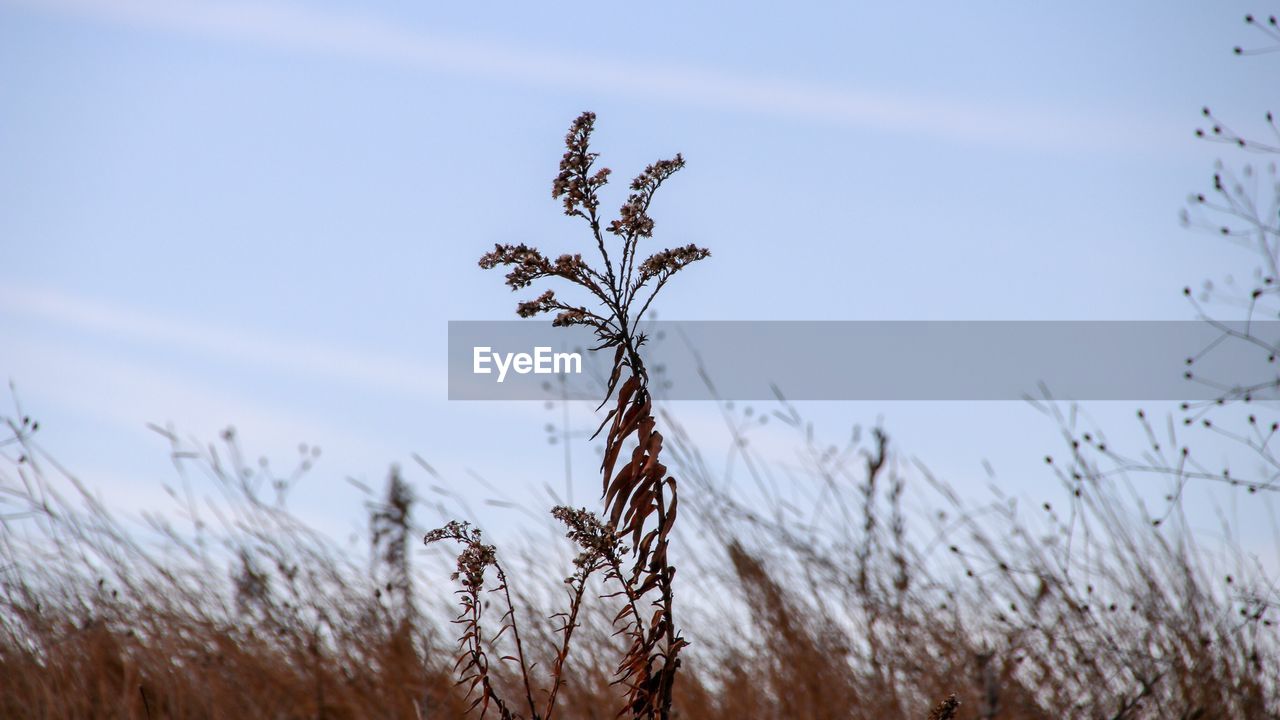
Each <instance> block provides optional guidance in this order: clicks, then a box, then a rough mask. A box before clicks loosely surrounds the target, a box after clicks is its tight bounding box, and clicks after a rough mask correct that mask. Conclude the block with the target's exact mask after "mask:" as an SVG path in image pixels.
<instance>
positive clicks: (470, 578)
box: [427, 112, 710, 718]
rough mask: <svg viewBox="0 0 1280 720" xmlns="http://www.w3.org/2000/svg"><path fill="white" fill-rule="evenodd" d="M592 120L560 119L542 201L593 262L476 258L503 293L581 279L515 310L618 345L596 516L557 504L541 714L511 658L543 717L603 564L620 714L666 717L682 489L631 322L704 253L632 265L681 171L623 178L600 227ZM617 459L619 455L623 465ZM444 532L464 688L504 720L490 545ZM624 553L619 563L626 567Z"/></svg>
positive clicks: (641, 339)
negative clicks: (580, 238)
mask: <svg viewBox="0 0 1280 720" xmlns="http://www.w3.org/2000/svg"><path fill="white" fill-rule="evenodd" d="M595 119H596V118H595V114H594V113H589V112H587V113H583V114H582V115H580V116H578V118H577V119H576V120H574V122H573V124H572V126H570V128H569V133H568V135H566V136H565V153H564V156H563V158H561V160H560V172H559V174H558V175H557V176H556V178H555V181H554V183H553V184H552V189H551V195H552V197H553V198H557V199H560V200H561V202H562V203H563V206H564V213H565V214H566V215H569V216H571V217H577V218H581V219H582V220H584V221H585V222H586V224H587V226H588V228H589V229H590V233H591V239H592V241H593V242H594V244H595V247H596V251H597V253H598V255H599V261H600V265H595V266H593V265H592V264H590V263H588V262H586V261H585V260H583V257H582V254H580V253H575V254H564V255H561V256H559V257H557V258H555V259H554V260H552V259H550V258H548V257H547V256H545V255H543V254H542V252H541V251H539V250H538V249H536V248H532V247H529V246H527V245H524V244H520V245H496V246H495V247H494V249H493V251H492V252H489V253H487V254H485V255H484V256H483V257H482V258H481V259H480V267H482V268H485V269H491V268H494V267H498V266H505V267H507V268H509V270H508V272H507V276H506V282H507V285H509V286H510V287H511V289H512V290H520V289H523V288H526V287H529V286H530V285H531V284H533V283H534V282H535V281H537V280H542V279H546V278H559V279H561V280H564V281H567V282H568V283H569V284H570V285H572V286H577V287H578V288H579V289H580V292H584V293H585V294H586V295H587V296H589V297H590V299H591V302H590V305H588V304H582V303H571V302H566V301H564V300H562V299H560V297H558V296H557V295H556V294H555V291H553V290H547V291H545V292H543V293H542V294H541V295H539V296H538V297H536V298H534V299H533V300H528V301H524V302H521V303H519V305H517V306H516V313H517V314H518V315H519V316H520V317H526V318H528V317H534V316H537V315H541V314H544V313H552V312H553V313H556V315H555V318H554V320H553V324H554V325H555V326H557V327H567V326H575V325H581V326H586V327H588V328H591V330H592V331H593V332H594V333H595V336H596V338H597V340H598V341H599V344H598V345H597V346H596V347H595V348H593V349H594V350H597V351H600V350H610V349H612V350H613V353H614V357H613V365H612V369H611V372H610V374H609V378H608V382H607V384H606V389H605V397H604V399H603V400H602V401H601V403H600V406H601V407H604V406H605V405H606V404H608V403H609V402H610V400H613V402H614V406H613V407H612V408H611V409H610V410H609V412H608V414H607V415H606V416H605V418H604V421H603V422H602V423H601V424H600V427H599V429H598V430H597V431H596V434H597V435H598V434H599V433H600V432H604V433H605V436H604V458H603V460H602V462H601V467H600V471H601V475H602V481H603V482H602V495H603V497H604V517H605V519H604V520H601V519H599V518H597V517H595V516H594V515H592V514H590V513H588V512H587V511H586V510H574V509H571V508H566V507H559V508H556V509H555V511H554V514H555V516H556V517H557V518H558V519H560V520H561V521H562V522H563V523H565V524H566V525H567V526H568V527H569V537H571V538H573V539H574V540H575V541H576V542H578V543H579V545H580V546H581V547H582V549H583V553H582V554H581V555H579V557H578V559H577V561H576V563H575V564H576V567H577V570H576V572H575V574H574V576H573V577H571V578H569V585H570V587H571V591H570V607H569V609H568V611H567V612H565V613H563V614H559V615H557V617H559V618H561V619H563V620H564V623H565V624H564V626H563V627H562V628H561V633H562V638H563V642H562V644H561V647H560V648H559V650H558V651H557V654H556V658H555V661H554V664H553V667H552V679H551V689H550V690H549V691H548V692H547V702H546V704H545V710H544V711H543V713H542V714H539V713H538V711H537V710H536V707H535V702H534V699H533V691H532V688H531V687H530V684H529V681H528V678H529V668H528V667H527V665H526V664H525V662H524V659H523V654H522V653H518V654H517V657H516V658H515V659H516V660H518V661H519V663H520V672H521V676H522V678H523V679H524V681H525V682H524V685H525V687H524V690H525V694H526V699H527V700H528V703H527V704H528V706H529V712H530V714H531V716H533V717H549V716H550V715H551V713H552V712H553V711H554V709H555V700H556V695H557V692H558V690H559V688H560V687H561V685H562V684H563V682H564V681H563V673H564V663H565V659H566V657H567V656H568V653H569V647H570V640H571V638H572V634H573V627H574V623H575V622H576V620H577V616H578V611H579V609H580V606H581V603H582V598H583V595H584V592H585V587H586V582H587V579H588V577H589V576H590V575H592V574H593V573H595V572H596V571H603V572H604V574H605V576H606V579H607V580H609V581H611V582H613V583H616V584H617V585H618V586H619V587H620V590H618V592H617V593H615V594H614V595H612V596H611V597H622V598H625V602H624V603H623V605H622V608H621V610H620V611H619V612H618V614H617V616H616V617H615V624H620V625H622V628H621V629H620V630H619V632H622V633H624V634H625V635H626V636H627V637H628V638H629V639H630V646H629V647H628V649H627V651H626V653H625V655H624V656H623V658H622V660H621V662H620V663H619V664H618V668H617V680H618V682H620V683H622V684H623V685H625V686H626V688H627V695H626V707H625V708H624V710H623V713H629V714H630V715H631V716H632V717H636V718H667V717H669V716H670V714H671V702H672V692H673V687H674V683H675V678H676V672H677V670H678V669H679V667H680V658H679V655H680V651H681V649H682V648H684V647H685V645H686V644H687V643H686V641H685V640H684V638H683V637H681V635H680V633H679V630H678V628H677V626H676V623H675V613H674V596H675V593H674V588H673V580H674V578H675V567H674V566H673V565H672V564H671V562H670V559H669V556H668V543H669V540H670V535H671V530H672V527H673V526H674V524H675V521H676V514H677V508H678V497H677V486H676V481H675V478H673V477H671V476H670V475H668V474H667V468H666V466H665V465H664V464H663V463H662V462H661V461H660V460H659V457H660V455H661V453H662V442H663V440H662V434H661V433H659V432H658V431H657V429H656V425H657V422H656V420H655V419H654V415H653V400H652V396H651V395H650V393H649V376H648V372H647V371H646V369H645V365H644V360H643V358H642V356H641V354H640V348H641V346H643V345H644V343H645V340H646V338H645V335H644V333H642V332H640V331H638V329H637V328H639V326H640V321H641V320H642V319H643V317H644V315H645V312H646V311H647V310H648V309H649V307H650V305H651V304H652V302H653V299H654V298H655V297H656V296H657V294H658V292H659V291H661V290H662V288H663V287H664V286H665V285H666V283H667V282H668V281H669V280H670V279H671V277H672V276H674V275H675V274H676V273H677V272H679V271H680V270H683V269H684V268H685V267H688V266H689V265H690V264H692V263H694V262H697V261H699V260H702V259H704V258H706V257H708V256H709V254H710V253H709V252H708V251H707V250H706V249H705V248H701V247H698V246H696V245H685V246H683V247H677V248H667V249H664V250H659V251H658V252H655V253H653V254H651V255H649V256H648V257H647V258H645V259H644V260H640V259H639V257H640V244H641V241H642V240H644V239H648V238H651V237H652V236H653V228H654V221H653V218H652V217H651V216H650V215H649V207H650V205H651V204H652V202H653V198H654V195H655V193H657V191H658V188H659V187H661V186H662V184H663V183H664V182H666V181H667V180H668V179H669V178H670V177H671V176H672V175H674V174H675V173H676V172H678V171H679V170H680V169H681V168H683V167H684V158H683V157H681V156H680V155H678V154H677V155H676V156H675V158H673V159H670V160H659V161H658V162H655V163H653V164H652V165H650V166H648V167H646V168H645V169H644V171H643V172H641V173H640V174H639V175H637V176H636V177H635V179H634V180H632V181H631V193H630V194H629V195H628V197H627V199H626V202H624V203H623V204H622V207H621V208H620V209H619V211H618V217H617V219H615V220H612V221H610V222H609V223H608V225H607V226H606V225H605V224H604V221H603V220H602V218H601V216H600V195H599V193H600V190H601V188H603V187H604V186H605V185H606V184H607V183H608V181H609V174H610V171H609V169H608V168H599V169H597V168H596V166H595V163H596V159H597V157H598V153H595V152H592V151H591V133H592V131H593V130H594V128H595ZM610 236H612V237H610ZM611 249H612V253H611V252H610V251H611ZM624 376H625V377H624ZM624 453H629V456H628V457H626V458H625V459H624V457H623V456H624ZM620 460H622V464H621V466H619V465H618V463H619V461H620ZM449 528H452V529H449ZM449 528H446V529H445V530H442V531H437V532H436V533H433V534H432V535H429V536H428V537H427V541H428V542H432V541H435V540H440V539H445V538H449V539H453V540H456V541H458V542H461V543H462V544H463V545H464V547H465V549H464V551H463V556H462V557H463V558H467V559H468V562H469V563H470V564H469V565H467V567H466V568H464V567H463V565H462V564H461V563H462V559H461V558H460V560H459V563H460V564H459V572H458V577H459V578H460V579H461V580H462V583H463V590H462V591H461V593H462V597H463V600H462V603H463V614H462V615H461V616H460V617H459V621H460V622H462V623H463V628H464V633H463V646H464V651H465V653H466V654H465V655H464V657H463V669H464V670H463V672H464V677H465V679H466V680H467V681H468V682H470V683H471V684H472V687H475V688H480V693H481V694H480V696H479V697H478V698H477V702H478V703H480V704H481V707H482V714H483V710H484V709H487V707H488V705H489V704H490V703H491V702H492V703H493V704H495V705H496V706H497V707H498V710H499V712H501V713H502V714H503V716H504V717H506V716H508V714H509V713H510V712H511V711H510V710H509V709H508V706H507V705H506V704H505V703H503V702H502V701H501V700H500V699H499V698H498V697H497V695H496V691H495V689H494V686H493V684H492V683H491V682H490V680H489V678H488V665H487V662H486V660H485V657H486V656H485V655H484V651H483V649H482V648H481V647H480V646H481V645H482V644H483V642H484V640H483V635H482V633H481V631H480V625H479V621H480V613H479V610H478V608H477V603H478V597H479V594H478V593H479V591H480V588H482V587H483V584H484V569H485V568H486V567H488V565H494V566H495V568H496V559H494V552H493V549H492V547H491V546H487V545H484V544H483V543H481V542H480V535H479V531H478V530H470V529H468V530H465V531H464V530H462V529H459V528H457V527H453V526H449ZM619 538H627V539H628V540H629V541H630V545H629V546H623V545H622V544H621V543H620V541H619ZM624 554H625V555H626V562H627V565H628V566H627V567H624V564H623V563H624V561H623V556H624ZM498 574H499V583H500V587H501V588H502V589H503V591H504V595H505V594H506V593H505V589H506V578H505V576H504V575H503V574H502V572H501V570H500V569H498ZM505 599H506V601H507V614H506V615H505V616H504V621H503V622H504V624H503V627H502V630H501V631H500V633H499V634H501V633H502V632H506V631H507V630H508V629H509V630H511V632H512V634H513V636H514V637H515V640H516V644H517V648H518V646H519V634H518V633H519V629H518V627H517V623H516V620H515V609H514V607H513V606H512V605H511V603H510V598H509V596H507V597H506V598H505ZM645 603H648V604H649V605H650V606H652V608H653V611H652V613H647V612H645V611H644V609H643V607H644V604H645ZM468 673H470V674H468Z"/></svg>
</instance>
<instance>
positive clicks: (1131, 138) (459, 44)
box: [0, 0, 1181, 151]
mask: <svg viewBox="0 0 1280 720" xmlns="http://www.w3.org/2000/svg"><path fill="white" fill-rule="evenodd" d="M0 5H7V6H17V7H24V8H28V9H36V10H39V11H42V12H54V13H58V14H62V15H67V16H72V17H78V18H82V19H90V20H97V21H105V22H110V23H116V24H124V25H127V26H132V27H143V28H149V29H152V30H158V31H166V32H180V33H187V34H196V35H200V36H205V37H210V38H215V39H221V40H232V41H239V42H252V43H256V44H260V45H265V46H269V47H274V48H280V49H285V50H292V51H302V52H311V53H318V54H325V55H337V56H342V57H349V58H353V59H358V60H362V61H373V62H379V63H386V64H390V65H394V66H398V67H408V68H412V69H416V70H421V71H427V72H433V73H445V74H450V75H463V76H470V77H482V78H486V79H494V80H499V81H504V82H515V83H519V84H526V85H532V86H536V87H547V88H554V89H560V90H577V91H580V90H583V89H586V90H588V91H591V92H596V93H600V94H606V95H622V96H625V97H628V98H637V97H639V98H645V99H649V100H657V101H664V102H672V103H677V104H681V105H688V106H695V107H703V108H711V109H716V110H727V111H732V112H743V113H749V114H756V115H763V116H772V117H783V118H789V119H795V120H801V121H805V122H816V123H819V124H825V125H834V126H840V127H849V128H857V129H868V130H876V131H887V132H892V133H895V134H902V135H907V136H919V137H928V138H934V139H941V140H946V141H953V142H955V141H959V142H963V143H976V144H981V145H998V146H1004V147H1008V146H1013V147H1019V148H1028V149H1048V150H1059V151H1060V150H1082V149H1099V148H1100V149H1104V150H1114V149H1115V148H1116V147H1118V146H1120V145H1121V143H1123V145H1124V146H1125V147H1129V148H1133V147H1134V146H1135V142H1136V143H1146V144H1152V143H1160V142H1163V141H1164V140H1167V139H1170V138H1172V137H1174V133H1180V132H1181V131H1180V130H1175V129H1174V128H1172V127H1169V128H1165V129H1164V130H1165V131H1162V130H1161V128H1160V125H1161V124H1160V123H1152V122H1151V121H1150V120H1151V119H1150V118H1145V119H1144V118H1125V117H1118V116H1117V115H1116V113H1115V112H1114V111H1111V110H1108V111H1107V112H1106V113H1102V112H1098V113H1088V112H1087V111H1082V110H1080V109H1077V108H1072V109H1067V108H1043V107H1025V106H1017V105H1003V106H1002V105H1000V104H998V103H958V102H955V101H950V100H948V101H941V100H928V99H918V98H907V97H895V96H888V95H884V94H875V93H866V92H858V91H855V90H851V89H847V88H838V87H831V86H823V85H814V84H805V83H795V82H788V81H782V80H763V79H760V78H754V77H749V76H743V75H735V74H732V73H725V72H719V71H715V70H710V69H704V68H696V67H683V66H673V65H666V66H662V65H655V64H653V63H652V62H651V61H648V60H646V61H645V62H643V63H624V62H618V61H616V60H615V61H609V60H605V59H601V58H598V57H595V56H593V57H591V58H590V59H589V61H588V60H587V59H586V58H582V57H577V56H574V55H570V54H565V53H553V52H546V51H536V50H531V49H518V48H514V47H510V46H506V45H499V44H494V43H485V42H480V41H475V40H467V39H460V38H455V37H449V36H447V35H445V34H441V33H435V32H428V31H425V30H422V29H419V28H408V27H404V26H401V25H396V24H394V23H392V22H389V21H387V20H383V19H379V18H375V17H371V16H364V15H354V14H342V13H336V12H332V11H328V10H321V9H317V8H309V7H302V6H296V5H280V4H248V3H245V2H217V3H213V2H206V1H197V0H0ZM1177 136H1178V137H1180V135H1177Z"/></svg>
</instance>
